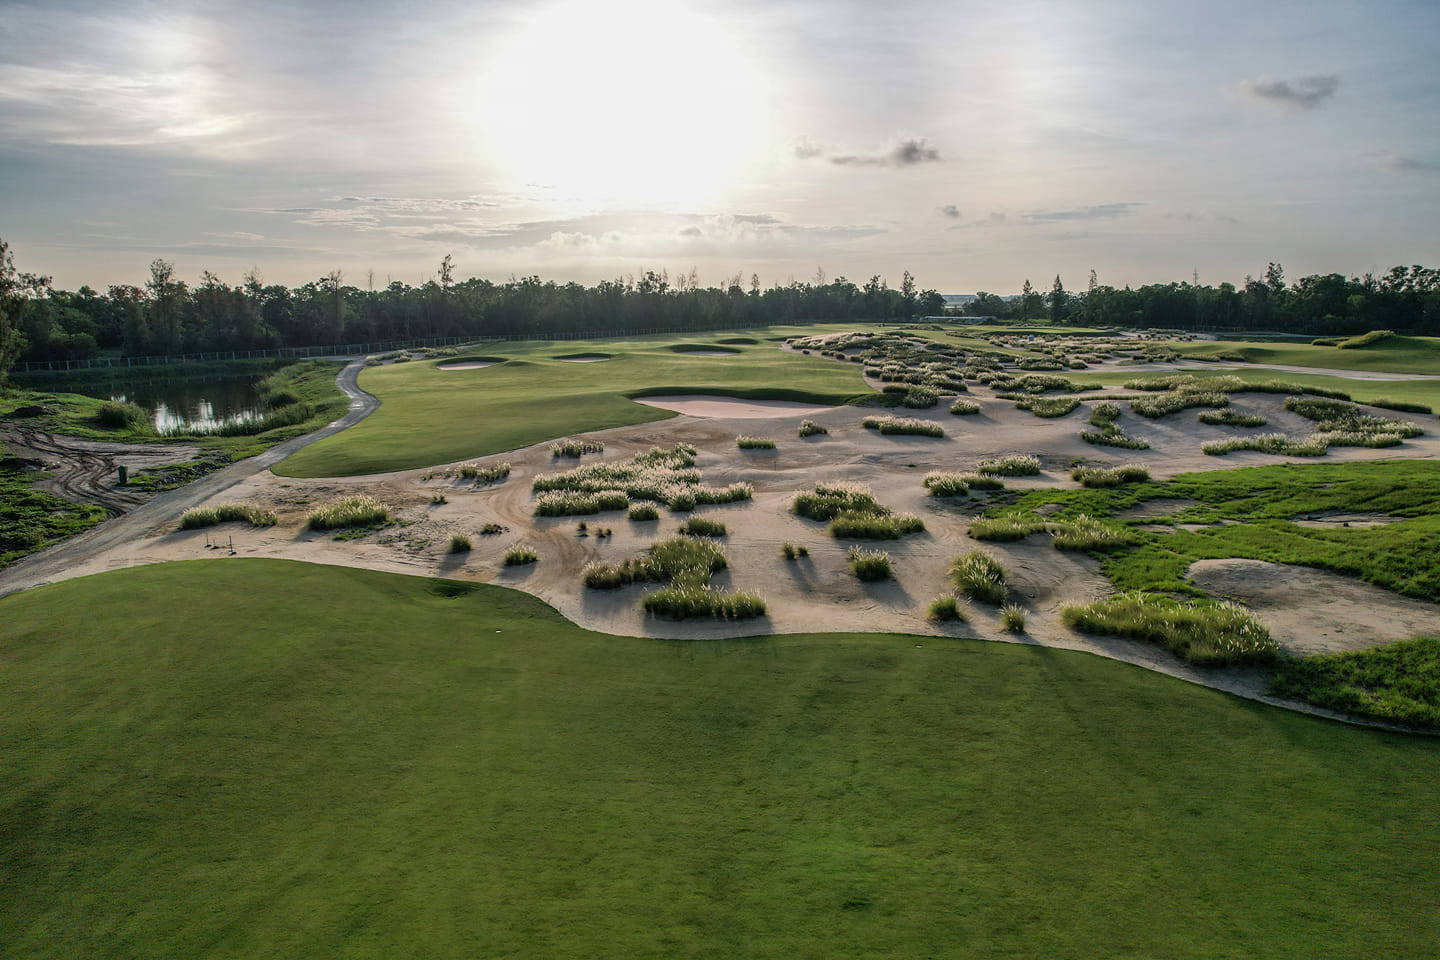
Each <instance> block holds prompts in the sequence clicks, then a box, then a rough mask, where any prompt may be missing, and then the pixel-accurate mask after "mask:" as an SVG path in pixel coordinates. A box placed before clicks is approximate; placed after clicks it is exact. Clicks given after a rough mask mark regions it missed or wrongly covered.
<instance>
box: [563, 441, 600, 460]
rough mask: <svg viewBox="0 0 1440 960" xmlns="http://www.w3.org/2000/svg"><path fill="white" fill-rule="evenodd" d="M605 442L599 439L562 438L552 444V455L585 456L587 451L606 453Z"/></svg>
mask: <svg viewBox="0 0 1440 960" xmlns="http://www.w3.org/2000/svg"><path fill="white" fill-rule="evenodd" d="M604 452H605V444H603V443H601V442H600V441H598V440H561V441H560V442H558V443H555V444H552V445H551V446H550V456H552V457H583V456H584V455H585V454H587V453H604Z"/></svg>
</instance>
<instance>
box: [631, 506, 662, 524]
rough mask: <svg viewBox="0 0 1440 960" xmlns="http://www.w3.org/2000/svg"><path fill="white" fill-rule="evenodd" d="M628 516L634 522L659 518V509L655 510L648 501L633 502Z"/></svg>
mask: <svg viewBox="0 0 1440 960" xmlns="http://www.w3.org/2000/svg"><path fill="white" fill-rule="evenodd" d="M628 516H629V517H630V519H631V520H634V521H636V522H645V521H649V520H659V519H660V511H658V510H656V509H655V508H654V507H653V506H652V505H650V504H648V503H637V504H635V506H633V507H631V508H630V513H629V515H628Z"/></svg>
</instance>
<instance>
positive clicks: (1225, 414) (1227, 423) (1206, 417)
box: [1199, 410, 1266, 427]
mask: <svg viewBox="0 0 1440 960" xmlns="http://www.w3.org/2000/svg"><path fill="white" fill-rule="evenodd" d="M1199 419H1200V422H1201V423H1208V424H1210V425H1211V426H1212V427H1263V426H1265V422H1266V421H1265V418H1264V417H1262V416H1260V415H1259V414H1258V413H1241V412H1240V411H1238V410H1205V411H1202V412H1201V414H1200V418H1199Z"/></svg>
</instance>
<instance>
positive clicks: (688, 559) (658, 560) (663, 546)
mask: <svg viewBox="0 0 1440 960" xmlns="http://www.w3.org/2000/svg"><path fill="white" fill-rule="evenodd" d="M726 563H727V561H726V558H725V551H724V550H722V549H720V547H719V546H718V545H716V544H715V542H714V541H712V540H708V539H704V538H692V537H671V538H670V539H668V540H661V541H660V542H658V543H654V544H651V546H650V547H649V549H648V550H646V551H645V553H643V554H641V555H640V556H638V557H631V558H629V559H627V560H623V561H621V562H620V563H592V564H589V565H588V566H586V567H585V569H584V570H582V571H581V579H582V580H583V581H584V583H585V586H587V587H590V588H591V589H593V590H613V589H615V588H617V587H623V586H627V585H628V584H631V583H640V582H646V581H651V582H659V583H665V582H669V581H672V580H676V579H679V578H684V577H687V576H688V577H690V578H696V577H699V578H700V580H701V582H703V581H704V580H707V579H709V577H710V575H711V574H712V573H715V572H717V571H719V570H723V569H725V565H726Z"/></svg>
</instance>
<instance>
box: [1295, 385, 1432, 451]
mask: <svg viewBox="0 0 1440 960" xmlns="http://www.w3.org/2000/svg"><path fill="white" fill-rule="evenodd" d="M1285 409H1286V410H1289V411H1291V412H1292V413H1298V414H1299V415H1300V416H1302V417H1304V418H1305V419H1307V420H1314V421H1316V430H1317V431H1318V432H1319V433H1338V434H1369V435H1374V436H1380V435H1392V434H1393V435H1394V436H1396V437H1401V438H1410V437H1418V436H1420V435H1421V434H1423V433H1424V432H1425V431H1424V429H1423V428H1421V427H1420V426H1419V425H1418V424H1415V423H1411V422H1410V421H1409V420H1395V419H1392V418H1390V417H1372V416H1367V415H1366V414H1364V413H1363V412H1361V410H1360V408H1359V407H1357V406H1355V405H1354V404H1352V403H1342V402H1339V401H1335V400H1325V399H1317V398H1315V397H1286V398H1285ZM1331 445H1332V446H1368V445H1369V444H1363V443H1348V442H1341V443H1332V444H1331ZM1379 445H1380V446H1391V445H1392V444H1390V443H1388V442H1387V443H1383V444H1379Z"/></svg>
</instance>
